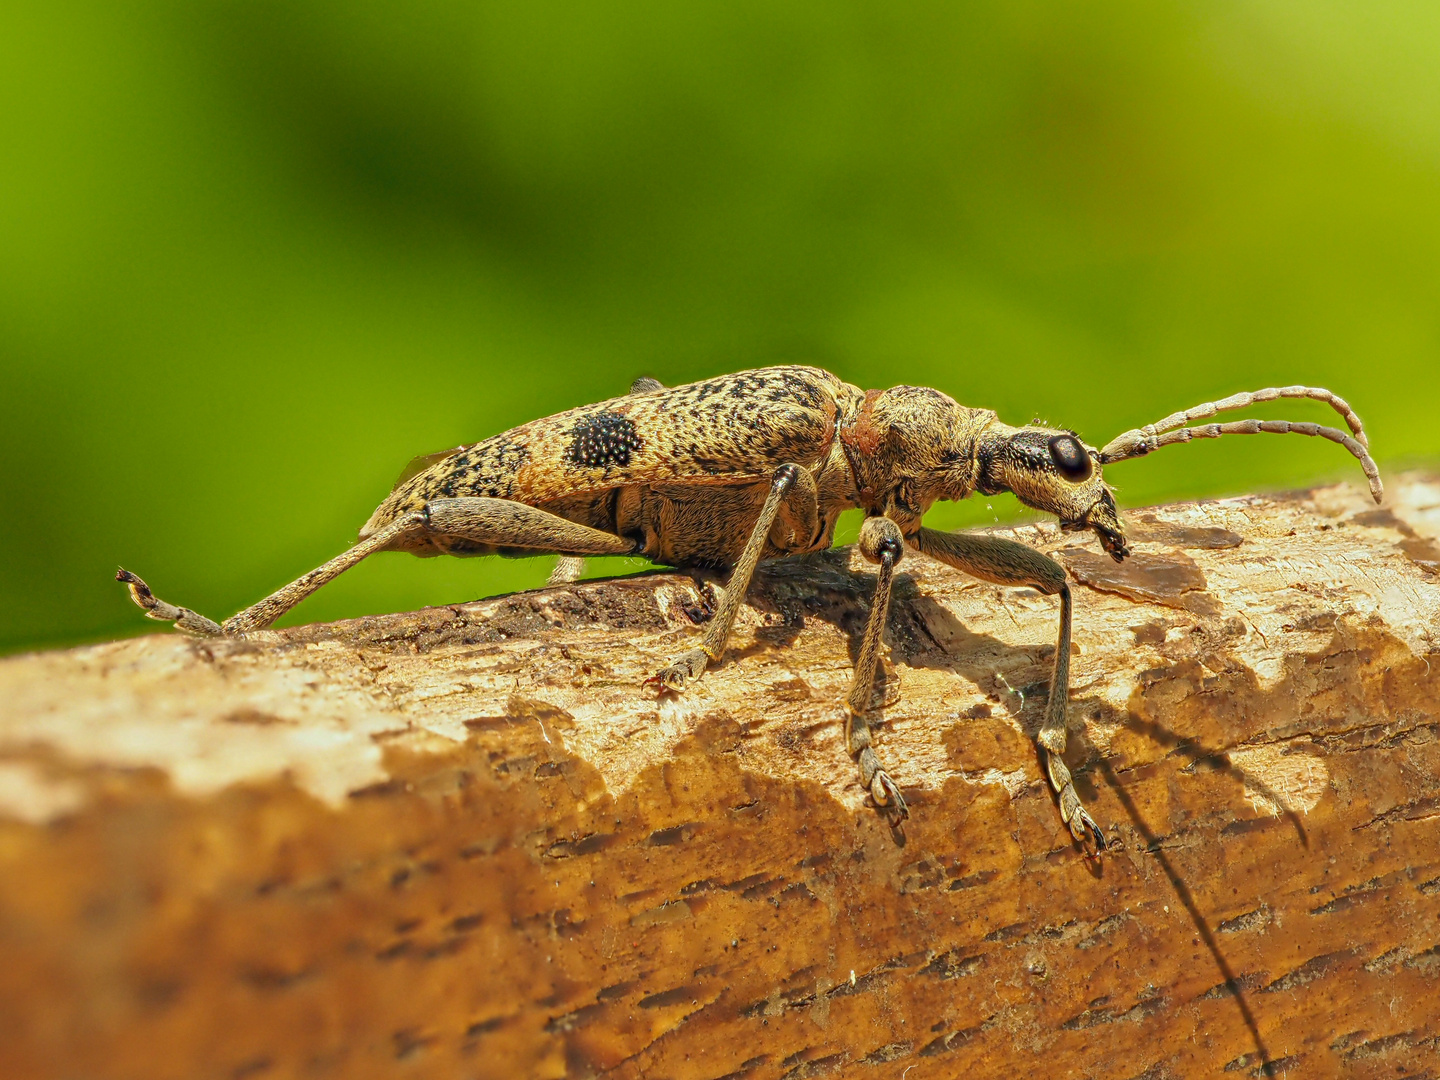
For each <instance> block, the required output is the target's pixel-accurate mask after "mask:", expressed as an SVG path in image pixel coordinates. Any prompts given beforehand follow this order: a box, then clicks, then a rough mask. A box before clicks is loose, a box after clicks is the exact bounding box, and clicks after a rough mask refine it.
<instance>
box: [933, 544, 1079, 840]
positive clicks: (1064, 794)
mask: <svg viewBox="0 0 1440 1080" xmlns="http://www.w3.org/2000/svg"><path fill="white" fill-rule="evenodd" d="M912 543H914V545H915V546H916V547H917V548H919V549H920V550H921V551H923V552H924V553H925V554H926V555H929V556H931V557H932V558H935V559H939V560H940V561H941V562H943V563H947V564H948V565H950V566H953V567H955V568H956V569H957V570H963V571H964V572H965V573H967V574H969V575H970V576H971V577H977V578H980V579H981V580H982V581H993V582H994V583H995V584H997V585H1014V586H1029V587H1030V588H1033V589H1038V590H1039V591H1040V592H1042V593H1045V594H1046V595H1055V594H1057V593H1058V594H1059V596H1060V636H1059V640H1058V641H1057V642H1056V644H1055V667H1054V669H1053V670H1052V672H1051V675H1050V698H1049V700H1048V701H1047V702H1046V703H1045V717H1044V719H1043V721H1042V722H1041V725H1040V733H1039V734H1038V735H1037V736H1036V738H1035V741H1036V742H1037V743H1039V744H1040V748H1041V751H1042V752H1043V754H1044V757H1045V772H1046V775H1047V776H1048V777H1049V780H1050V786H1051V788H1053V789H1054V791H1055V795H1056V797H1057V798H1058V799H1059V801H1060V817H1061V820H1063V821H1064V822H1065V824H1066V825H1067V826H1069V828H1070V833H1071V835H1072V836H1074V837H1075V839H1076V840H1077V841H1079V843H1080V845H1081V846H1082V847H1084V848H1086V850H1087V851H1088V850H1089V848H1090V845H1091V843H1092V842H1093V844H1094V848H1095V854H1099V853H1100V852H1102V851H1104V850H1105V834H1104V833H1102V832H1101V831H1100V826H1098V825H1096V824H1095V819H1094V818H1092V817H1091V816H1090V813H1089V811H1087V810H1086V809H1085V807H1084V805H1083V804H1082V803H1081V802H1080V796H1079V795H1078V794H1076V792H1075V783H1074V781H1073V779H1072V778H1071V776H1070V769H1069V767H1068V766H1066V764H1065V758H1064V753H1065V715H1066V708H1067V706H1068V705H1069V702H1070V623H1071V617H1072V604H1071V600H1070V587H1069V586H1068V585H1066V584H1065V571H1064V569H1063V568H1062V567H1061V566H1060V564H1059V563H1057V562H1055V561H1054V560H1053V559H1050V558H1048V557H1046V556H1045V555H1042V554H1041V553H1040V552H1038V551H1036V550H1035V549H1034V548H1029V547H1026V546H1025V545H1024V544H1017V543H1015V542H1014V541H1012V540H1002V539H1000V538H999V537H994V536H977V535H974V534H971V533H947V532H937V531H936V530H934V529H923V528H922V529H920V530H919V531H918V532H917V533H916V535H915V537H914V539H913V541H912Z"/></svg>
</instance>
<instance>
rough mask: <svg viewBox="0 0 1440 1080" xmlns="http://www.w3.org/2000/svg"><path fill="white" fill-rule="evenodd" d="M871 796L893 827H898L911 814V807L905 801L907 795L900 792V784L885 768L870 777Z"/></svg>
mask: <svg viewBox="0 0 1440 1080" xmlns="http://www.w3.org/2000/svg"><path fill="white" fill-rule="evenodd" d="M870 798H871V799H872V800H874V802H875V805H876V806H877V807H878V808H879V809H880V810H881V812H882V813H884V815H885V817H886V819H887V820H888V821H889V823H890V827H891V828H892V829H898V828H899V827H900V823H901V822H903V821H904V820H905V819H906V818H908V817H909V816H910V807H909V806H908V805H906V803H905V796H904V795H901V794H900V788H899V786H898V785H897V784H896V783H895V781H894V780H891V779H890V775H889V774H888V773H887V772H885V770H884V769H881V770H879V771H878V772H877V773H876V774H875V775H874V776H873V777H872V778H871V779H870Z"/></svg>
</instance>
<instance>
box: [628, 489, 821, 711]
mask: <svg viewBox="0 0 1440 1080" xmlns="http://www.w3.org/2000/svg"><path fill="white" fill-rule="evenodd" d="M782 511H783V513H782ZM777 517H778V518H780V520H781V524H782V525H783V526H785V529H786V531H787V533H788V534H789V541H788V543H789V544H790V546H792V547H794V548H796V549H803V548H804V547H805V546H806V545H807V544H809V542H810V540H811V536H812V535H813V533H814V530H815V527H816V522H817V521H818V518H819V499H818V495H817V492H816V489H815V478H814V477H813V476H812V475H811V474H810V473H809V472H808V471H807V470H805V469H802V468H801V467H800V466H799V465H791V464H786V465H781V466H780V467H779V468H778V469H776V470H775V474H774V476H772V477H771V480H770V492H769V494H768V495H767V496H766V497H765V505H764V506H762V507H761V508H760V516H759V518H758V519H756V521H755V527H754V528H753V529H751V530H750V539H749V540H748V541H747V542H746V544H745V550H744V551H742V552H741V553H740V558H739V559H737V560H736V562H735V569H734V570H733V571H732V572H731V574H730V581H729V582H728V583H727V584H726V586H725V597H724V599H723V600H722V601H721V602H720V607H719V609H718V610H717V611H716V612H715V616H714V618H712V619H711V620H710V624H709V626H707V627H706V629H705V636H704V637H703V638H701V639H700V645H699V647H698V648H694V649H691V650H690V651H689V652H686V653H684V654H682V655H681V656H679V657H677V658H676V660H675V662H674V663H672V664H670V665H669V666H668V667H666V668H664V669H663V670H662V671H660V672H658V673H657V674H655V675H653V676H651V677H650V678H649V679H647V680H646V682H647V683H658V684H659V685H660V686H661V687H663V688H664V689H666V690H673V691H677V692H678V691H680V690H683V689H685V686H686V684H687V683H690V682H692V681H694V680H695V679H698V678H699V677H700V676H701V675H703V674H705V668H706V665H708V664H709V663H710V662H712V661H715V660H719V659H720V657H721V656H722V655H724V653H725V642H726V640H727V639H728V638H729V637H730V628H731V627H732V626H733V625H734V624H735V616H736V615H737V614H738V613H739V611H740V605H741V603H743V602H744V600H745V592H746V590H748V589H749V588H750V579H751V577H753V576H754V574H755V567H756V565H757V564H758V563H759V562H760V556H761V555H762V554H764V551H765V545H766V543H767V542H771V536H770V532H771V529H772V527H773V526H774V525H775V521H776V518H777ZM783 542H785V541H782V543H783ZM777 546H778V545H777Z"/></svg>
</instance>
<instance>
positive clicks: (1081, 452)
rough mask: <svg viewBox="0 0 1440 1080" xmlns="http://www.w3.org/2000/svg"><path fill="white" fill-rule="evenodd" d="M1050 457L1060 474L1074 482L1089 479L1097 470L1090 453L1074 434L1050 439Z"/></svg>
mask: <svg viewBox="0 0 1440 1080" xmlns="http://www.w3.org/2000/svg"><path fill="white" fill-rule="evenodd" d="M1050 458H1051V460H1053V461H1054V462H1055V468H1057V469H1059V470H1060V475H1061V476H1063V477H1065V479H1066V480H1069V481H1070V482H1072V483H1075V484H1078V483H1080V482H1081V481H1082V480H1089V479H1090V474H1091V473H1093V472H1094V471H1095V466H1094V464H1092V463H1091V461H1090V455H1089V453H1088V452H1087V451H1086V450H1085V447H1084V446H1082V445H1081V444H1080V440H1079V439H1077V438H1075V436H1074V435H1056V436H1055V437H1054V438H1053V439H1051V440H1050Z"/></svg>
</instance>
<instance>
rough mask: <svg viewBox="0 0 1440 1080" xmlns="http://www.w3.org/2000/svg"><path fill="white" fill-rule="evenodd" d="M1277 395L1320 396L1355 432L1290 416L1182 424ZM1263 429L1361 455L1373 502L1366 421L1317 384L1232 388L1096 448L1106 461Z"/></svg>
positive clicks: (1374, 475)
mask: <svg viewBox="0 0 1440 1080" xmlns="http://www.w3.org/2000/svg"><path fill="white" fill-rule="evenodd" d="M1276 398H1309V399H1311V400H1312V401H1323V402H1325V403H1326V404H1327V405H1329V406H1330V407H1331V408H1333V409H1334V410H1335V411H1336V412H1338V413H1339V414H1340V415H1341V416H1343V417H1344V418H1345V423H1346V424H1348V425H1349V427H1350V431H1351V432H1353V433H1354V435H1353V437H1352V436H1351V435H1350V434H1347V433H1346V432H1344V431H1341V430H1340V429H1339V428H1332V427H1322V426H1321V425H1320V424H1311V423H1297V422H1294V421H1291V420H1235V421H1232V422H1230V423H1228V424H1199V425H1197V426H1195V427H1186V426H1185V425H1186V424H1189V423H1190V422H1191V421H1192V420H1203V419H1205V418H1206V417H1207V416H1214V415H1215V414H1216V413H1221V412H1229V411H1231V410H1232V409H1243V408H1245V407H1247V406H1249V405H1253V404H1255V403H1256V402H1261V401H1274V400H1275V399H1276ZM1262 432H1263V433H1268V434H1273V435H1285V434H1292V435H1318V436H1320V438H1322V439H1329V440H1330V441H1331V442H1334V443H1339V444H1340V445H1341V446H1343V447H1345V449H1346V450H1348V451H1350V453H1352V454H1354V455H1355V457H1356V459H1357V460H1359V462H1360V467H1361V468H1362V469H1364V470H1365V477H1366V479H1368V480H1369V481H1370V494H1371V495H1373V496H1374V497H1375V501H1376V502H1377V503H1378V502H1379V501H1380V497H1381V496H1382V495H1383V494H1384V493H1385V488H1384V485H1383V484H1382V483H1381V482H1380V470H1379V469H1378V468H1377V467H1376V465H1375V461H1374V459H1373V458H1371V457H1370V440H1369V439H1368V438H1367V437H1366V435H1365V425H1364V424H1362V423H1361V422H1360V417H1358V416H1356V415H1355V410H1354V409H1352V408H1351V407H1350V403H1349V402H1348V401H1346V400H1345V399H1344V398H1342V397H1338V396H1337V395H1335V394H1332V393H1331V392H1330V391H1329V390H1325V389H1322V388H1321V387H1318V386H1272V387H1269V388H1267V389H1265V390H1256V391H1255V392H1254V393H1248V394H1233V395H1231V396H1230V397H1228V398H1221V399H1220V400H1219V401H1207V402H1205V404H1203V405H1196V406H1195V407H1194V408H1193V409H1186V410H1185V411H1184V412H1177V413H1171V414H1170V415H1169V416H1167V417H1165V419H1164V420H1160V421H1158V422H1157V423H1154V424H1147V425H1146V426H1145V427H1143V428H1135V429H1133V430H1131V431H1127V432H1125V433H1124V434H1123V435H1117V436H1116V437H1115V438H1113V439H1111V440H1110V441H1109V442H1108V443H1106V444H1105V448H1104V449H1103V450H1101V451H1100V464H1102V465H1109V464H1112V463H1113V462H1116V461H1124V460H1126V459H1127V458H1134V457H1143V456H1144V455H1146V454H1148V453H1150V452H1151V451H1152V450H1158V449H1160V447H1162V446H1169V445H1171V444H1172V443H1181V442H1189V441H1190V440H1191V439H1218V438H1219V437H1220V436H1221V435H1259V434H1261V433H1262Z"/></svg>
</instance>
